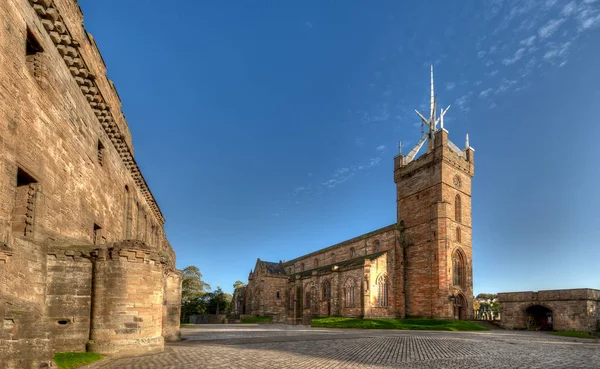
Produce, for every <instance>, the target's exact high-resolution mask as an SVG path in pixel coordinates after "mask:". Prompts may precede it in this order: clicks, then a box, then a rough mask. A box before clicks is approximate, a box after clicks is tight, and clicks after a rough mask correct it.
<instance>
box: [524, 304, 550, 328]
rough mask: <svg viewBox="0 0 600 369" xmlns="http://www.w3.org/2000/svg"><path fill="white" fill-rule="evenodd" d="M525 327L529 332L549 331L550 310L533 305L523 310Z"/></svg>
mask: <svg viewBox="0 0 600 369" xmlns="http://www.w3.org/2000/svg"><path fill="white" fill-rule="evenodd" d="M525 315H526V317H527V321H526V327H527V329H528V330H530V331H551V330H552V310H550V309H549V308H547V307H545V306H542V305H533V306H530V307H528V308H527V309H525Z"/></svg>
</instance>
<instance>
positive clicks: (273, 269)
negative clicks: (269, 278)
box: [260, 260, 285, 274]
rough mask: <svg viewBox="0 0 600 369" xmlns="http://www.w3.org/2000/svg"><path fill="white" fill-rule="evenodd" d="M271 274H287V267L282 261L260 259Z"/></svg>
mask: <svg viewBox="0 0 600 369" xmlns="http://www.w3.org/2000/svg"><path fill="white" fill-rule="evenodd" d="M260 262H261V263H262V264H263V265H264V266H265V269H266V270H267V273H269V274H285V269H284V268H283V264H281V263H273V262H270V261H262V260H261V261H260Z"/></svg>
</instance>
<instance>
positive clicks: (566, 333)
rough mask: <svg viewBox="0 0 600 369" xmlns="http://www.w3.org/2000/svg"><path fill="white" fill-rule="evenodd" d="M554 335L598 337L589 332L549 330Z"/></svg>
mask: <svg viewBox="0 0 600 369" xmlns="http://www.w3.org/2000/svg"><path fill="white" fill-rule="evenodd" d="M548 333H550V334H551V335H553V336H564V337H577V338H596V336H594V335H591V334H589V333H588V332H574V331H566V332H548Z"/></svg>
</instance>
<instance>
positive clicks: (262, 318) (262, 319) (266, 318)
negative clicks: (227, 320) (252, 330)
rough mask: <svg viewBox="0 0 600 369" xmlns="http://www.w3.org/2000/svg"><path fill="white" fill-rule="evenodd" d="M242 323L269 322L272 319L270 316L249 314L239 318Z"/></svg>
mask: <svg viewBox="0 0 600 369" xmlns="http://www.w3.org/2000/svg"><path fill="white" fill-rule="evenodd" d="M241 321H242V323H244V324H250V323H271V322H272V321H273V320H272V319H271V317H270V316H250V317H248V318H244V319H242V320H241Z"/></svg>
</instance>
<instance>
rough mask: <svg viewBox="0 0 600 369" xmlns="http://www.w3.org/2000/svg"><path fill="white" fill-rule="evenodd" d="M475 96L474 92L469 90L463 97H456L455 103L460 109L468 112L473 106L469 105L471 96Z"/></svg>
mask: <svg viewBox="0 0 600 369" xmlns="http://www.w3.org/2000/svg"><path fill="white" fill-rule="evenodd" d="M472 96H473V92H472V91H471V92H469V93H467V94H465V95H462V96H461V97H459V98H457V99H456V102H455V104H456V105H457V106H458V108H459V109H460V110H462V111H463V112H465V113H468V112H469V111H470V110H471V108H470V107H469V101H470V100H471V97H472Z"/></svg>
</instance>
